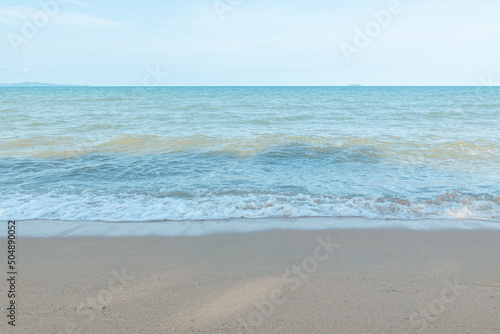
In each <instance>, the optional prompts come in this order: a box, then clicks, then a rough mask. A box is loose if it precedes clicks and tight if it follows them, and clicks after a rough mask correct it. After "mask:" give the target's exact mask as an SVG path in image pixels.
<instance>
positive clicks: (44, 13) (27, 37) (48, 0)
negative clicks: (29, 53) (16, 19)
mask: <svg viewBox="0 0 500 334" xmlns="http://www.w3.org/2000/svg"><path fill="white" fill-rule="evenodd" d="M69 2H70V1H69V0H41V1H39V2H38V5H39V6H40V9H39V10H37V11H36V12H34V13H33V14H32V15H31V17H30V18H28V17H25V16H22V17H21V19H22V21H23V22H22V27H21V31H20V32H19V33H13V32H11V33H9V34H8V35H7V38H8V40H9V43H10V46H11V47H12V50H14V52H15V53H19V51H20V47H21V45H23V44H28V43H29V42H30V41H31V40H32V39H33V38H35V37H36V36H38V34H39V33H40V31H41V30H42V29H43V28H45V27H46V26H47V25H48V24H49V23H50V21H51V20H52V19H53V18H54V17H56V16H57V14H59V12H60V11H61V5H66V4H68V3H69Z"/></svg>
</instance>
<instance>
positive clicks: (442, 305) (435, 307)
mask: <svg viewBox="0 0 500 334" xmlns="http://www.w3.org/2000/svg"><path fill="white" fill-rule="evenodd" d="M444 282H445V285H446V287H445V288H443V289H442V290H441V294H440V297H439V298H436V299H433V300H432V301H431V302H430V303H429V304H428V305H427V307H424V308H421V309H419V311H418V312H414V313H413V314H412V315H411V316H410V319H409V321H410V325H412V326H413V327H416V328H417V332H419V333H422V332H424V331H425V330H426V329H427V327H429V323H431V324H432V323H433V322H434V321H435V320H436V318H437V316H439V315H440V314H442V313H443V312H444V311H446V305H447V304H451V303H453V302H454V301H455V300H456V299H457V297H460V295H461V291H463V290H467V288H468V287H467V286H466V285H463V284H460V283H459V282H458V281H457V279H456V278H455V281H454V283H453V284H452V283H450V282H449V281H447V280H445V281H444Z"/></svg>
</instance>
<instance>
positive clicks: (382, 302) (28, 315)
mask: <svg viewBox="0 0 500 334" xmlns="http://www.w3.org/2000/svg"><path fill="white" fill-rule="evenodd" d="M17 240H18V255H19V256H18V259H19V264H18V266H19V268H20V271H19V278H18V289H19V297H18V300H19V305H21V306H20V307H19V309H18V319H17V326H16V327H17V330H18V331H19V332H20V333H34V332H43V333H49V332H50V333H101V332H106V333H124V332H129V333H140V332H148V333H304V332H319V333H332V332H335V333H362V332H384V333H419V332H425V333H494V332H496V331H498V329H499V328H500V320H499V319H498V316H497V315H498V312H499V311H500V305H499V300H500V280H499V277H500V263H499V262H498V259H497V257H498V254H500V231H495V230H439V231H416V230H411V229H382V228H378V229H322V230H308V231H299V230H270V231H260V232H254V233H224V234H210V235H203V236H196V237H192V236H175V237H165V236H142V237H82V236H79V237H64V238H59V237H46V238H24V237H22V236H19V237H18V239H17ZM0 287H1V288H2V291H4V290H5V289H6V282H2V284H1V286H0ZM2 313H4V312H1V313H0V314H2ZM2 318H5V317H4V316H2ZM3 326H6V321H2V324H0V327H3Z"/></svg>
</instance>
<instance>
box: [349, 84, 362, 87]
mask: <svg viewBox="0 0 500 334" xmlns="http://www.w3.org/2000/svg"><path fill="white" fill-rule="evenodd" d="M347 86H349V87H362V85H360V84H350V85H347Z"/></svg>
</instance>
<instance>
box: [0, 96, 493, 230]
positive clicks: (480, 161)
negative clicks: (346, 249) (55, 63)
mask: <svg viewBox="0 0 500 334" xmlns="http://www.w3.org/2000/svg"><path fill="white" fill-rule="evenodd" d="M0 121H1V124H2V127H1V130H0V148H1V151H0V157H1V160H0V219H13V218H15V219H36V218H47V219H64V220H105V221H119V220H137V221H150V220H186V219H224V218H237V217H238V218H239V217H246V218H257V217H302V216H328V217H347V216H349V217H351V216H354V217H366V218H382V219H436V218H440V219H441V218H444V219H452V220H453V219H463V218H474V219H485V220H493V221H500V130H499V129H500V89H498V88H492V87H446V88H439V87H398V88H396V87H345V88H342V87H189V88H188V87H148V88H143V87H106V88H104V87H67V88H66V87H65V88H54V87H39V88H0Z"/></svg>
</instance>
